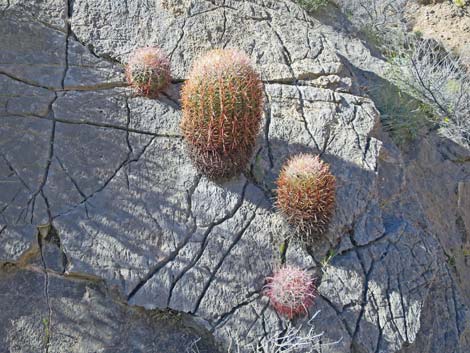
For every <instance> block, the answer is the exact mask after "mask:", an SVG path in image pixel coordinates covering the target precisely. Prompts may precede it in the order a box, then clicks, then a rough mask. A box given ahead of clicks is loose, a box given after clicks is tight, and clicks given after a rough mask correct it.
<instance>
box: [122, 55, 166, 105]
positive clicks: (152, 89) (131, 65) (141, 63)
mask: <svg viewBox="0 0 470 353" xmlns="http://www.w3.org/2000/svg"><path fill="white" fill-rule="evenodd" d="M126 79H127V82H128V83H129V85H131V86H132V87H133V88H134V90H135V91H136V92H137V94H139V95H143V96H146V97H149V98H156V97H158V95H159V94H160V93H161V92H162V91H163V90H164V89H166V88H167V87H168V85H169V84H170V81H171V71H170V62H169V60H168V58H167V57H166V56H165V54H164V53H163V52H162V51H161V50H160V49H159V48H153V47H146V48H140V49H137V50H136V51H135V52H134V54H133V55H132V56H131V58H130V59H129V62H128V63H127V66H126Z"/></svg>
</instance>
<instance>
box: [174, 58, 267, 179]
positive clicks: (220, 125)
mask: <svg viewBox="0 0 470 353" xmlns="http://www.w3.org/2000/svg"><path fill="white" fill-rule="evenodd" d="M182 105H183V119H182V121H181V129H182V131H183V134H184V137H185V139H186V142H187V146H188V151H189V154H190V157H191V159H192V161H193V163H194V164H195V166H196V168H197V169H198V170H199V171H200V172H201V173H203V174H205V175H206V176H207V177H209V178H210V179H215V180H218V179H227V178H230V177H233V176H236V175H238V174H239V173H240V172H242V171H243V169H244V168H245V167H246V165H247V163H248V162H249V160H250V158H251V156H252V154H253V149H254V146H255V142H256V136H257V134H258V132H259V128H260V122H261V114H262V110H263V87H262V82H261V79H260V76H259V75H258V73H256V71H255V70H254V69H253V67H252V66H251V64H250V61H249V59H248V57H247V56H246V55H245V54H244V53H242V52H240V51H238V50H235V49H215V50H211V51H209V52H208V53H206V54H205V55H204V56H202V57H200V58H199V59H198V60H196V61H195V63H194V64H193V67H192V70H191V72H190V74H189V77H188V79H187V81H186V83H185V84H184V86H183V90H182Z"/></svg>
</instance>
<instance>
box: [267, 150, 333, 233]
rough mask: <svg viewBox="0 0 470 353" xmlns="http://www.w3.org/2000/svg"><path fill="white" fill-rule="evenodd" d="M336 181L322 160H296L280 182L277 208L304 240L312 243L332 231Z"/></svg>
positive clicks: (307, 156) (284, 170) (305, 156)
mask: <svg viewBox="0 0 470 353" xmlns="http://www.w3.org/2000/svg"><path fill="white" fill-rule="evenodd" d="M335 193H336V179H335V177H334V176H333V175H332V174H331V173H330V168H329V166H328V164H326V163H324V162H322V161H321V160H320V158H319V157H318V156H313V155H310V154H300V155H297V156H294V157H292V158H291V159H290V160H289V161H287V163H286V164H285V165H284V167H283V168H282V170H281V173H280V175H279V178H278V180H277V201H276V205H277V207H278V209H279V210H280V212H281V214H282V215H283V216H284V217H285V218H286V219H287V221H288V223H289V224H291V225H293V226H294V227H295V228H296V230H297V234H298V235H299V236H300V237H301V240H303V241H308V240H310V239H312V237H310V236H311V235H320V234H322V233H324V232H325V231H326V229H327V227H328V224H329V221H330V219H331V216H332V214H333V211H334V208H335V198H336V196H335Z"/></svg>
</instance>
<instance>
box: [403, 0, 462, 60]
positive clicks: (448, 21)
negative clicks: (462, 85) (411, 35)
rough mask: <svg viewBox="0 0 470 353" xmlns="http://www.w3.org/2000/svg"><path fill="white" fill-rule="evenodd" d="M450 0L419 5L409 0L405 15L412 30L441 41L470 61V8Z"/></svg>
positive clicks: (446, 46) (450, 49)
mask: <svg viewBox="0 0 470 353" xmlns="http://www.w3.org/2000/svg"><path fill="white" fill-rule="evenodd" d="M469 5H470V4H467V5H466V6H465V7H459V6H457V5H456V4H455V3H454V2H452V1H442V2H440V3H436V4H428V5H427V6H420V5H418V4H416V3H412V2H410V4H409V6H408V9H407V11H406V17H407V20H408V21H409V25H410V27H412V28H413V31H415V32H420V33H421V34H422V35H423V36H424V37H425V38H432V39H435V40H437V41H438V42H439V43H442V44H443V45H444V46H445V48H447V49H448V50H449V51H452V52H455V53H456V54H459V55H460V56H461V57H462V61H463V62H464V63H468V62H470V9H469Z"/></svg>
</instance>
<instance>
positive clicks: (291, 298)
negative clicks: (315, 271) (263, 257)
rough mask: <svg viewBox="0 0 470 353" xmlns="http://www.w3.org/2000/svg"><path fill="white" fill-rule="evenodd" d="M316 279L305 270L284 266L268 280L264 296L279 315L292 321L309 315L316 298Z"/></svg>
mask: <svg viewBox="0 0 470 353" xmlns="http://www.w3.org/2000/svg"><path fill="white" fill-rule="evenodd" d="M316 293H317V290H316V286H315V279H314V278H312V276H311V275H310V274H309V273H308V272H307V271H305V270H303V269H301V268H298V267H294V266H283V267H281V268H280V269H279V270H277V271H275V272H274V273H273V275H272V277H268V278H266V284H265V286H264V295H266V296H267V297H268V298H269V302H270V304H271V306H272V307H273V308H274V309H275V310H276V312H277V313H279V314H280V315H283V316H285V317H287V318H288V319H292V318H294V317H295V316H297V315H299V314H302V313H305V314H307V313H308V308H309V307H310V306H312V304H313V300H314V299H315V297H316Z"/></svg>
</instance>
